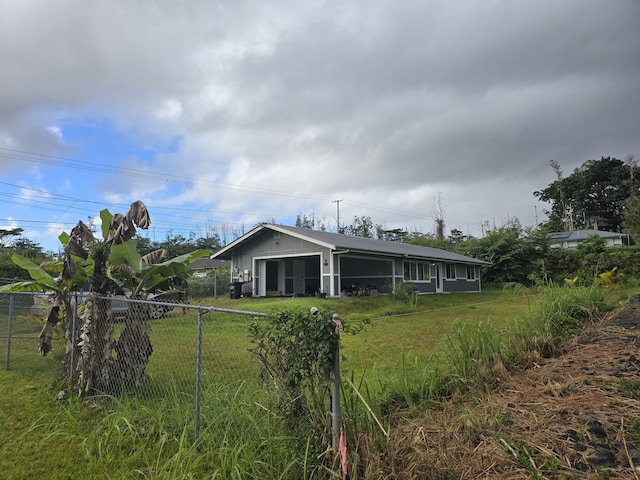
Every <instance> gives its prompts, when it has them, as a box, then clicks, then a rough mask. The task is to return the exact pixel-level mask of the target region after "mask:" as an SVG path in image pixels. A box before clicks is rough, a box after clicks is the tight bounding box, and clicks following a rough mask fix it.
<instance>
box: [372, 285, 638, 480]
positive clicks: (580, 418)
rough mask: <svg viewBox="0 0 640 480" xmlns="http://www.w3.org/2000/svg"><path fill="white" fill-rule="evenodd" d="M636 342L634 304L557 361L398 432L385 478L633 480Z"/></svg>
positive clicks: (509, 378) (586, 333) (635, 463)
mask: <svg viewBox="0 0 640 480" xmlns="http://www.w3.org/2000/svg"><path fill="white" fill-rule="evenodd" d="M639 334H640V296H636V297H633V298H632V299H631V300H630V301H629V303H628V304H626V305H625V306H623V307H621V308H620V309H618V310H617V311H615V312H613V313H611V314H609V315H608V316H607V317H606V318H605V319H603V320H602V321H601V322H600V323H598V324H597V325H594V326H593V327H592V328H589V329H588V330H586V331H584V332H583V333H582V334H581V335H580V336H579V337H576V338H574V339H572V340H571V341H568V342H567V343H566V344H564V345H563V348H562V352H563V353H562V355H561V356H559V357H557V358H550V359H540V360H539V361H537V362H536V363H535V364H534V366H533V368H531V369H529V370H526V371H521V372H517V373H515V374H512V375H509V374H505V376H504V378H503V380H502V382H501V383H500V385H499V386H497V387H496V388H495V389H493V390H491V391H490V392H487V393H486V394H484V395H483V396H482V397H481V398H475V399H474V400H473V401H469V400H465V401H463V402H461V401H453V402H448V403H447V404H445V405H443V407H442V409H439V410H435V409H434V410H433V411H430V412H428V413H427V415H428V416H427V418H426V419H425V418H424V417H423V418H422V419H421V420H420V421H419V422H418V421H408V422H407V423H405V424H404V425H403V426H402V427H400V428H398V429H396V432H395V434H394V438H393V439H392V441H391V442H390V445H389V449H388V451H389V452H391V453H390V454H389V456H388V458H387V459H386V460H385V462H384V463H386V465H385V467H384V468H385V470H386V472H385V474H384V478H391V479H393V478H398V479H457V478H464V479H473V478H485V479H523V478H586V479H605V478H606V479H640V451H639V449H640V349H639V346H638V335H639ZM636 466H637V467H636Z"/></svg>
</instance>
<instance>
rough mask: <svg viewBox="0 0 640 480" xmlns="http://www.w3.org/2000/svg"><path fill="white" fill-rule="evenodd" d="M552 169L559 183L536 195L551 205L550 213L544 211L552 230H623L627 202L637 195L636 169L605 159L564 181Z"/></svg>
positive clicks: (592, 163)
mask: <svg viewBox="0 0 640 480" xmlns="http://www.w3.org/2000/svg"><path fill="white" fill-rule="evenodd" d="M552 167H553V168H554V170H555V171H556V174H557V175H558V179H557V180H555V181H554V182H552V183H551V184H550V185H549V186H548V187H547V188H545V189H544V190H539V191H537V192H534V196H536V197H537V198H538V199H539V200H540V201H542V202H548V203H550V204H551V209H550V210H546V211H545V213H546V214H547V215H548V217H549V221H548V222H547V226H548V227H549V228H550V229H553V230H555V231H559V230H573V229H576V230H580V229H586V228H597V229H599V230H608V231H620V230H621V227H622V214H623V211H624V206H625V202H626V200H627V198H629V197H630V196H631V194H633V193H637V191H636V190H637V189H636V187H635V186H634V187H633V189H632V188H631V185H632V178H633V177H634V175H635V174H636V173H637V168H638V167H637V166H635V165H633V164H628V165H627V164H625V163H624V162H623V161H622V160H618V159H616V158H611V157H602V158H601V159H600V160H587V161H586V162H584V164H583V165H582V166H581V167H579V168H576V169H575V170H574V172H573V173H572V174H571V175H570V176H568V177H566V178H562V176H561V170H560V169H559V165H557V163H556V164H552Z"/></svg>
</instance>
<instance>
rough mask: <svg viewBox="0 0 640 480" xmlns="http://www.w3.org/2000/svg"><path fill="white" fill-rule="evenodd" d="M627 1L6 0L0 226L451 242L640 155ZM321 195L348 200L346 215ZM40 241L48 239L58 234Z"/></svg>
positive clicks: (636, 62) (634, 33)
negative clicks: (363, 233) (436, 234)
mask: <svg viewBox="0 0 640 480" xmlns="http://www.w3.org/2000/svg"><path fill="white" fill-rule="evenodd" d="M639 21H640V2H639V1H638V0H614V1H603V0H562V1H558V0H536V1H530V0H521V1H519V0H505V1H499V0H484V1H479V0H456V1H450V0H440V1H436V0H415V1H413V0H399V1H386V2H385V1H376V0H362V1H352V0H336V1H331V0H329V1H303V2H301V1H299V0H291V1H284V0H274V1H270V2H264V1H252V0H246V1H244V0H224V1H216V0H202V1H198V0H191V1H177V0H171V1H169V0H167V1H148V2H142V1H138V2H131V1H92V2H87V1H85V0H60V1H55V2H50V1H43V0H40V1H35V0H21V1H19V2H18V1H14V0H0V65H1V67H0V178H1V180H0V182H1V183H0V200H1V202H2V203H1V206H0V228H14V227H21V228H24V230H25V234H26V235H27V236H28V237H29V238H31V239H33V240H36V241H38V242H39V243H41V244H43V245H45V246H47V247H48V248H54V247H55V245H57V241H56V243H52V242H53V240H55V238H56V237H57V235H58V234H59V233H60V232H61V231H62V230H66V231H68V230H70V228H71V226H73V225H74V224H75V223H76V222H77V221H78V220H83V221H86V220H87V217H88V216H97V215H98V212H99V210H100V209H102V208H105V207H106V208H109V210H110V211H111V212H112V213H116V212H124V211H126V209H127V206H128V205H129V204H130V203H131V202H132V201H134V200H137V199H140V200H142V201H143V202H145V204H147V206H148V207H149V209H150V214H151V221H152V229H151V230H150V233H149V235H150V236H152V237H153V238H154V239H156V240H161V239H162V238H164V236H165V235H166V232H167V229H173V231H174V233H180V234H184V235H187V234H188V233H189V232H190V231H194V232H195V233H196V234H198V235H201V234H202V233H203V232H204V230H206V229H207V228H211V227H215V226H220V225H227V226H233V227H236V228H242V227H243V226H244V228H245V229H249V228H251V227H252V226H254V225H255V224H256V223H258V222H262V221H276V222H279V223H285V224H293V222H295V217H296V215H297V214H305V215H314V216H315V218H316V219H319V220H321V221H323V222H324V223H325V225H326V226H327V227H328V228H329V229H330V230H335V228H336V214H337V209H336V207H337V206H338V205H339V207H340V217H341V223H343V224H344V223H347V224H348V223H351V221H352V220H353V217H354V216H356V215H357V216H364V215H368V216H370V217H371V218H372V220H373V221H374V223H378V224H383V225H385V226H387V227H388V228H397V227H405V228H408V229H414V228H417V229H419V230H421V231H423V232H432V231H433V230H434V220H433V210H434V206H435V204H436V203H437V199H438V198H440V199H441V202H440V203H441V205H442V206H443V207H444V217H445V224H446V232H447V233H449V231H450V230H451V229H452V228H457V229H460V230H462V231H463V232H465V233H471V234H473V235H478V234H479V233H480V227H479V225H480V224H481V223H482V222H485V221H489V222H490V224H496V225H498V226H499V225H500V224H502V223H503V222H505V221H506V220H507V219H508V218H510V217H517V218H518V219H519V220H520V222H521V223H522V225H523V226H527V225H533V224H534V223H535V218H536V217H535V214H536V209H535V207H536V206H537V215H538V221H543V220H544V218H545V217H544V215H543V213H542V212H543V210H544V208H545V207H546V206H547V205H546V204H542V203H539V202H537V200H536V198H535V197H534V196H533V192H534V191H536V190H540V189H543V188H545V187H547V186H548V185H549V184H550V183H551V182H552V181H553V180H554V178H555V174H554V172H553V170H552V169H551V167H550V166H549V161H550V160H551V159H554V160H556V161H558V162H559V163H560V165H561V167H562V169H563V171H564V172H565V174H566V175H568V174H570V173H571V172H572V171H573V169H574V168H576V167H578V166H580V165H581V164H582V163H584V161H586V160H588V159H599V158H601V157H602V156H613V157H616V158H620V159H624V158H625V157H626V156H627V155H629V154H633V155H635V156H636V157H640V29H639V28H638V25H639V23H640V22H639ZM335 200H342V201H341V202H340V203H339V204H338V203H337V202H335ZM52 239H53V240H52Z"/></svg>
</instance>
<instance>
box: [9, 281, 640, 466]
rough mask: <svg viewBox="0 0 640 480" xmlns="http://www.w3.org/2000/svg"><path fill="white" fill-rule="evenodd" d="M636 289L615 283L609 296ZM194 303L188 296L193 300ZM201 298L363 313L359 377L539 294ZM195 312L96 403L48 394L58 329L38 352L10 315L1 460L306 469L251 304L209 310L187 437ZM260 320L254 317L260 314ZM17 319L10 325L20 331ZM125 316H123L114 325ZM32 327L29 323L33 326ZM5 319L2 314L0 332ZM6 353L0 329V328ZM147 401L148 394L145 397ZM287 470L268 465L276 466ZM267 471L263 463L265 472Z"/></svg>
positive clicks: (532, 302)
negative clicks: (274, 394)
mask: <svg viewBox="0 0 640 480" xmlns="http://www.w3.org/2000/svg"><path fill="white" fill-rule="evenodd" d="M631 293H634V292H625V291H617V292H615V295H614V296H613V297H612V298H613V299H614V300H615V299H619V300H623V299H625V298H627V297H628V295H629V294H631ZM194 303H195V302H194ZM198 303H199V304H201V305H209V306H215V307H219V308H230V309H240V310H244V311H255V312H270V311H276V310H283V309H309V308H311V307H312V306H316V307H318V308H320V309H323V310H326V311H328V312H337V313H339V314H340V315H341V317H342V318H343V319H344V322H345V324H347V325H348V324H352V325H355V324H358V322H361V321H362V322H364V321H366V322H365V329H364V330H363V331H361V332H360V333H359V334H357V335H345V336H344V337H343V357H344V361H343V368H344V369H345V370H347V371H349V372H352V373H353V374H354V376H355V377H356V378H358V377H361V376H364V377H366V376H369V375H377V376H381V377H382V376H389V377H391V376H393V375H394V374H395V373H396V372H398V371H399V369H400V364H401V362H402V359H403V357H404V358H405V359H408V360H409V361H412V362H413V361H416V362H422V363H424V362H426V361H427V360H428V359H429V357H430V356H431V355H432V354H434V353H436V354H437V353H438V351H439V347H440V346H441V345H442V341H443V339H444V338H445V337H446V336H447V335H448V334H449V333H452V332H453V329H454V328H456V327H455V325H461V324H467V325H477V324H478V323H480V322H487V321H490V322H491V325H492V327H493V328H495V329H498V330H500V329H505V328H508V327H509V325H510V324H512V323H513V322H514V321H515V320H516V319H517V318H519V317H520V318H521V317H524V316H528V315H535V313H536V311H537V304H536V303H537V298H536V297H535V296H517V295H514V294H512V293H505V292H503V291H502V290H499V289H486V290H485V291H484V292H482V293H480V294H461V293H458V294H448V295H429V296H422V297H420V298H419V300H418V303H417V304H416V305H414V306H411V305H408V304H406V303H401V302H396V301H393V299H391V298H389V297H370V298H344V299H326V300H320V299H316V298H291V299H282V298H265V299H259V298H247V299H238V300H231V299H229V298H224V297H220V298H217V299H212V298H208V299H203V300H202V301H200V300H198ZM197 318H198V316H197V312H195V311H191V312H190V313H188V314H187V315H182V314H181V313H180V312H177V311H174V312H172V313H170V314H169V315H168V316H167V317H166V318H164V319H162V320H157V321H153V322H152V336H151V339H152V342H153V348H154V353H153V355H152V357H151V360H150V363H149V365H148V368H147V373H148V375H149V377H150V380H149V382H148V383H147V386H146V389H145V392H144V393H143V394H142V395H141V396H142V397H144V398H145V399H146V400H145V401H144V402H142V403H139V404H138V403H135V402H134V403H128V402H124V403H121V404H118V403H116V404H115V406H114V405H111V406H109V407H104V406H100V405H93V404H91V403H89V404H85V403H84V401H82V400H79V399H76V398H68V399H65V400H64V401H62V402H60V401H56V400H55V394H56V393H57V392H58V391H59V390H60V389H61V387H62V386H63V383H60V375H59V373H58V369H59V365H60V362H61V359H62V354H63V349H64V346H63V344H62V342H61V341H58V342H57V343H56V345H55V347H54V348H55V350H54V352H53V353H52V354H50V355H49V356H47V357H40V356H38V355H37V342H36V340H34V338H33V337H34V336H37V332H38V330H39V328H38V326H39V324H38V322H37V321H36V320H34V319H33V318H29V317H28V316H22V317H18V319H17V321H16V324H19V325H20V328H21V329H24V330H25V332H31V333H28V334H29V335H31V338H30V339H29V340H26V339H21V340H16V341H14V342H12V345H11V352H12V357H11V370H10V371H5V369H4V365H3V368H2V370H1V371H0V401H1V403H2V406H3V408H2V409H0V431H2V432H3V434H4V435H3V440H2V442H0V471H2V472H4V473H3V475H6V478H39V477H44V476H48V477H50V478H87V477H92V476H95V477H105V476H109V477H110V478H188V477H189V476H192V478H202V477H207V478H208V477H214V476H215V475H217V476H218V478H242V476H238V472H236V473H235V474H234V473H233V472H234V468H235V469H238V468H240V470H238V471H240V472H244V478H307V476H308V472H305V470H304V465H303V463H304V461H303V460H300V459H301V458H304V455H305V453H304V452H305V446H304V444H303V442H300V441H299V439H292V438H290V437H288V436H287V433H286V432H284V431H283V430H282V426H281V425H280V424H279V423H278V422H277V421H276V420H277V418H276V417H277V415H276V414H275V413H274V412H273V411H269V409H266V408H264V405H263V396H264V395H263V392H262V389H261V387H260V384H259V381H258V373H259V368H258V365H257V363H256V362H254V361H253V359H252V357H251V354H250V353H249V352H248V349H249V348H250V347H251V342H250V338H249V332H248V325H249V324H250V323H251V322H252V321H253V320H254V319H253V318H252V317H250V316H240V315H231V314H228V313H218V312H212V313H206V314H205V315H204V317H203V363H202V369H203V389H204V395H203V406H202V413H203V416H202V418H203V425H202V442H203V445H204V446H205V448H203V451H206V452H208V453H207V455H206V456H203V455H201V454H199V453H198V452H197V451H195V450H194V449H193V448H192V447H193V432H194V426H193V418H194V408H195V407H194V397H195V368H196V347H197ZM259 321H262V320H259ZM15 328H17V327H16V326H15V325H14V333H15V332H16V330H15ZM119 328H121V327H119ZM34 331H35V334H34V333H33V332H34ZM5 332H6V321H5V320H4V319H3V318H2V317H0V337H2V336H4V335H5ZM0 352H1V354H2V358H3V359H4V355H5V352H6V339H3V338H0ZM145 402H146V403H145ZM274 471H275V472H281V473H282V472H288V473H287V474H285V475H284V476H281V477H273V472H274ZM269 472H271V473H269Z"/></svg>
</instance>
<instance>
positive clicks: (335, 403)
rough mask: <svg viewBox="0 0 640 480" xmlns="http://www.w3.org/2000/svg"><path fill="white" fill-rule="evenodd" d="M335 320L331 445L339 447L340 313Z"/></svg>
mask: <svg viewBox="0 0 640 480" xmlns="http://www.w3.org/2000/svg"><path fill="white" fill-rule="evenodd" d="M332 319H333V322H334V323H335V324H336V333H337V334H338V343H337V344H336V349H335V350H334V351H333V381H332V384H331V429H332V430H333V435H332V437H331V446H332V447H333V448H334V449H336V448H338V440H339V438H340V327H341V326H342V323H341V322H340V315H338V314H337V313H334V314H333V317H332Z"/></svg>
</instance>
